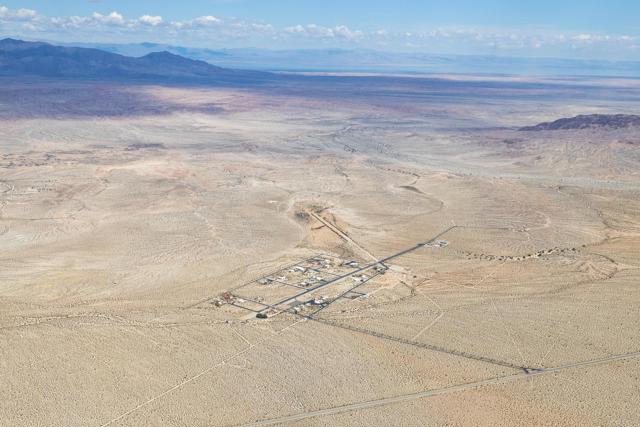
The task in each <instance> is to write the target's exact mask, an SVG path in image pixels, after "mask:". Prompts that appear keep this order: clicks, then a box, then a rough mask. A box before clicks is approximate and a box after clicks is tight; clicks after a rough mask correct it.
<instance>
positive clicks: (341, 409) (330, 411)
mask: <svg viewBox="0 0 640 427" xmlns="http://www.w3.org/2000/svg"><path fill="white" fill-rule="evenodd" d="M637 357H640V351H637V352H633V353H626V354H620V355H616V356H610V357H603V358H600V359H592V360H588V361H584V362H578V363H571V364H567V365H562V366H558V367H555V368H549V369H545V370H542V371H534V372H530V373H519V374H513V375H505V376H502V377H497V378H490V379H486V380H482V381H476V382H472V383H466V384H459V385H454V386H451V387H444V388H440V389H436V390H427V391H422V392H418V393H410V394H403V395H399V396H394V397H387V398H384V399H376V400H368V401H365V402H359V403H352V404H349V405H342V406H335V407H333V408H327V409H320V410H318V411H309V412H302V413H300V414H295V415H289V416H285V417H279V418H271V419H266V420H259V421H254V422H250V423H245V424H237V425H235V426H233V427H260V426H272V425H276V424H283V423H288V422H293V421H301V420H305V419H308V418H315V417H324V416H327V415H335V414H341V413H345V412H351V411H358V410H361V409H368V408H375V407H378V406H385V405H391V404H394V403H402V402H409V401H412V400H417V399H423V398H427V397H432V396H438V395H442V394H447V393H455V392H459V391H465V390H471V389H476V388H480V387H485V386H489V385H494V384H502V383H507V382H511V381H516V380H520V379H523V378H531V377H536V376H541V375H548V374H553V373H557V372H561V371H564V370H568V369H577V368H586V367H590V366H596V365H601V364H604V363H610V362H616V361H621V360H627V359H632V358H637Z"/></svg>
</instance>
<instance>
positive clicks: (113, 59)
mask: <svg viewBox="0 0 640 427" xmlns="http://www.w3.org/2000/svg"><path fill="white" fill-rule="evenodd" d="M0 76H20V77H25V76H38V77H48V78H70V79H73V78H83V79H118V80H145V81H146V80H151V81H181V82H213V81H228V80H233V81H239V80H247V81H249V80H256V79H258V80H259V79H264V78H265V77H268V74H267V73H261V72H257V71H241V70H232V69H227V68H222V67H218V66H215V65H212V64H210V63H208V62H205V61H202V60H197V59H189V58H185V57H184V56H180V55H176V54H174V53H170V52H167V51H160V52H155V51H154V52H150V53H147V54H145V55H143V56H140V57H132V56H125V55H121V54H118V53H113V52H107V51H104V50H101V49H96V48H85V47H70V46H56V45H52V44H49V43H44V42H27V41H22V40H15V39H10V38H7V39H3V40H0Z"/></svg>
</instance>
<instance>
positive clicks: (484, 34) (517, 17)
mask: <svg viewBox="0 0 640 427" xmlns="http://www.w3.org/2000/svg"><path fill="white" fill-rule="evenodd" d="M638 17H640V1H638V0H608V1H603V0H564V1H563V0H555V1H552V0H537V1H522V0H509V1H507V0H475V1H473V0H448V1H441V0H438V1H432V0H394V1H389V0H348V1H347V0H342V1H338V0H188V1H182V2H175V1H159V0H133V1H132V0H128V1H125V0H64V1H59V0H0V36H17V37H24V38H30V39H47V40H56V41H67V42H71V41H95V42H118V43H122V42H140V41H155V42H163V43H172V44H179V45H188V46H197V47H210V48H223V47H262V48H273V49H288V48H324V47H339V48H373V49H380V50H390V51H417V52H429V53H462V54H469V53H479V54H489V55H516V56H555V57H580V58H610V59H640V19H638Z"/></svg>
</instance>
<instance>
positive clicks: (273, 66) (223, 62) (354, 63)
mask: <svg viewBox="0 0 640 427" xmlns="http://www.w3.org/2000/svg"><path fill="white" fill-rule="evenodd" d="M64 45H65V46H80V47H93V48H97V49H101V50H105V51H108V52H112V53H119V54H121V55H126V56H142V55H146V54H147V53H150V52H157V51H163V50H166V51H168V52H171V53H175V54H177V55H181V56H186V57H188V58H193V59H201V60H203V61H207V62H210V63H213V64H216V65H219V66H222V67H227V68H241V69H250V70H270V71H338V72H339V71H346V72H349V71H353V72H382V73H387V72H388V73H404V72H408V73H414V72H415V73H463V74H475V73H483V74H527V75H554V76H559V75H566V76H579V75H594V76H606V77H609V76H627V77H640V62H639V61H634V60H626V61H607V60H587V59H560V58H522V57H500V56H486V55H448V54H433V53H424V52H389V51H383V50H373V49H364V48H356V49H335V48H316V49H288V50H272V49H261V48H222V49H210V48H198V47H184V46H175V45H171V44H163V43H149V42H145V43H123V44H119V43H80V42H78V43H68V44H64Z"/></svg>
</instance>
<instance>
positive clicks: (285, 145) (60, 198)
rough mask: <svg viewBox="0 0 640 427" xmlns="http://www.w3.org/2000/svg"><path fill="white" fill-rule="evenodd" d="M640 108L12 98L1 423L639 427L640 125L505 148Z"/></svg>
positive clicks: (8, 108) (1, 181) (592, 89)
mask: <svg viewBox="0 0 640 427" xmlns="http://www.w3.org/2000/svg"><path fill="white" fill-rule="evenodd" d="M639 107H640V84H638V83H637V81H634V80H613V79H597V80H588V79H582V80H577V79H563V80H554V79H529V80H527V79H520V78H517V79H516V78H506V77H505V78H490V77H461V76H439V77H438V78H428V79H426V78H425V79H420V78H413V77H372V76H369V77H367V76H361V77H346V76H301V77H297V78H294V77H291V81H288V80H284V79H283V82H282V83H279V84H278V85H274V86H273V87H244V88H242V87H241V88H233V87H195V86H193V87H186V86H185V87H179V86H175V87H166V86H165V87H163V86H158V85H138V86H131V85H129V86H127V85H115V84H110V83H103V82H87V83H70V82H28V81H19V82H3V85H2V87H1V88H0V120H1V121H2V136H1V137H0V378H2V381H0V420H2V421H1V422H0V424H1V425H3V426H43V427H44V426H47V427H51V426H59V427H75V426H95V427H107V426H112V427H116V426H120V427H124V426H127V427H129V426H130V427H133V426H211V427H216V426H232V425H234V426H245V427H248V426H259V425H283V426H290V427H294V426H296V427H297V426H347V425H348V426H391V425H398V426H400V425H401V426H416V427H418V426H420V427H424V426H478V425H483V426H507V425H508V426H515V425H518V426H523V425H536V426H591V425H593V426H596V425H597V426H636V425H638V424H640V131H639V128H634V127H631V128H629V127H602V128H597V129H594V128H588V129H580V128H579V126H576V128H575V129H564V130H544V129H543V130H521V129H520V128H521V127H524V126H529V125H535V124H537V123H540V122H548V121H553V120H556V119H559V118H562V117H573V116H576V115H578V114H591V113H599V114H605V113H606V114H616V113H633V112H634V111H638V108H639ZM405 250H407V252H404V251H405ZM396 254H397V255H398V256H396V257H393V258H390V259H389V260H388V261H385V262H384V263H379V261H380V260H382V259H384V258H387V257H392V256H394V255H396ZM317 284H326V286H324V285H323V286H319V287H317V288H316V286H318V285H317ZM276 303H281V305H276ZM267 312H268V315H265V316H264V317H267V318H263V319H261V318H258V317H257V316H256V314H257V313H265V314H266V313H267Z"/></svg>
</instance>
